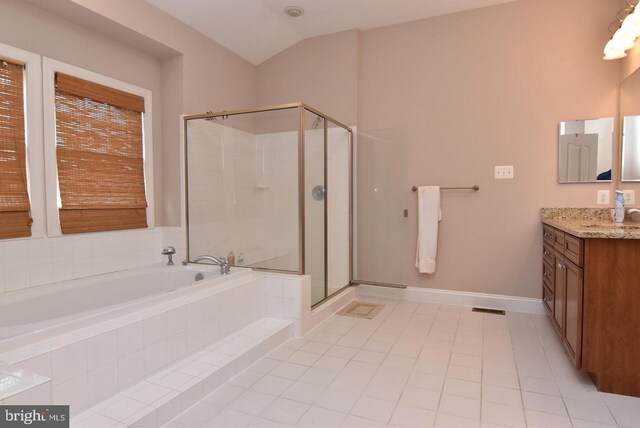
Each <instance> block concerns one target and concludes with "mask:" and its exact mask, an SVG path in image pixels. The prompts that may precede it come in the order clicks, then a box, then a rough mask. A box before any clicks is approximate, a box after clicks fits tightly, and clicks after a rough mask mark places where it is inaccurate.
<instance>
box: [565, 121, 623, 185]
mask: <svg viewBox="0 0 640 428" xmlns="http://www.w3.org/2000/svg"><path fill="white" fill-rule="evenodd" d="M612 165H613V118H612V117H607V118H603V119H586V120H570V121H566V122H560V135H559V138H558V183H600V182H609V181H611V169H612Z"/></svg>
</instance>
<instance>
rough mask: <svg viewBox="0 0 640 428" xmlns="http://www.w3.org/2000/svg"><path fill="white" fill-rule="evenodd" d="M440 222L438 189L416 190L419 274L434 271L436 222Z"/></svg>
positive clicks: (436, 235)
mask: <svg viewBox="0 0 640 428" xmlns="http://www.w3.org/2000/svg"><path fill="white" fill-rule="evenodd" d="M440 220H442V211H441V210H440V187H438V186H424V187H419V188H418V248H417V250H416V267H417V268H418V272H420V273H434V272H435V271H436V252H437V251H438V222H439V221H440Z"/></svg>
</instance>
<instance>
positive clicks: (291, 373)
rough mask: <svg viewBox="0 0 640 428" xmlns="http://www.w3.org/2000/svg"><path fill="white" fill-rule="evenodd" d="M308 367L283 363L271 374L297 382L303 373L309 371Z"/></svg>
mask: <svg viewBox="0 0 640 428" xmlns="http://www.w3.org/2000/svg"><path fill="white" fill-rule="evenodd" d="M307 368H308V367H306V366H301V365H300V364H293V363H289V362H286V361H285V362H282V363H280V364H278V365H277V366H276V367H275V368H274V369H273V370H271V374H272V375H274V376H279V377H284V378H287V379H291V380H296V379H298V378H299V377H300V376H302V373H304V372H305V371H307Z"/></svg>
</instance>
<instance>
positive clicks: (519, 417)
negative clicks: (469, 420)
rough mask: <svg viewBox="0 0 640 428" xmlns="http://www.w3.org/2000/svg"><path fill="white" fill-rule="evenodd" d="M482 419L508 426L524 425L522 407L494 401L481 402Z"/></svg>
mask: <svg viewBox="0 0 640 428" xmlns="http://www.w3.org/2000/svg"><path fill="white" fill-rule="evenodd" d="M482 420H483V421H485V422H489V423H493V424H497V425H504V426H508V427H514V428H518V427H526V422H525V418H524V411H523V409H522V407H513V406H505V405H502V404H496V403H488V402H483V403H482Z"/></svg>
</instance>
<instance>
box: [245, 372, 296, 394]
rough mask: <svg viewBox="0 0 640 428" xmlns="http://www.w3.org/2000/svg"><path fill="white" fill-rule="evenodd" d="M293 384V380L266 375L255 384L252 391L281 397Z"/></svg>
mask: <svg viewBox="0 0 640 428" xmlns="http://www.w3.org/2000/svg"><path fill="white" fill-rule="evenodd" d="M292 383H293V381H292V380H290V379H286V378H283V377H278V376H273V375H266V376H264V377H263V378H261V379H260V380H259V381H257V382H256V383H254V384H253V386H252V387H251V389H252V390H254V391H258V392H262V393H264V394H269V395H275V396H279V395H280V394H282V393H283V392H285V391H286V390H287V388H289V386H290V385H291V384H292Z"/></svg>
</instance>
